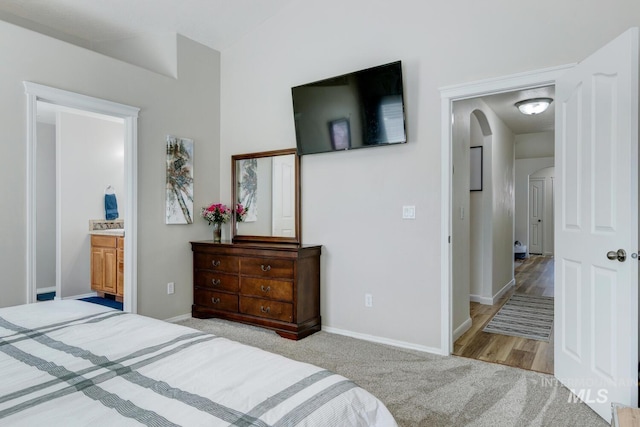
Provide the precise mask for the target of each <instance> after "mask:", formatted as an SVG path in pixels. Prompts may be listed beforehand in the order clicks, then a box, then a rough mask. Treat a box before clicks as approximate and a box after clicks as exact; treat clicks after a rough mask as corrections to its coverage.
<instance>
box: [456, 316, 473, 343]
mask: <svg viewBox="0 0 640 427" xmlns="http://www.w3.org/2000/svg"><path fill="white" fill-rule="evenodd" d="M472 323H473V322H472V321H471V318H470V317H469V318H468V319H467V320H465V321H464V322H462V325H460V326H458V327H457V328H456V330H455V331H453V342H456V340H457V339H458V338H460V337H461V336H462V335H463V334H464V333H465V332H467V331H468V330H469V329H471V325H472Z"/></svg>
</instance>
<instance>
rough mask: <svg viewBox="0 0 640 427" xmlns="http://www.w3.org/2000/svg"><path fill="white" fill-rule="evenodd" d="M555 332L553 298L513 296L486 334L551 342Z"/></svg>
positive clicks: (492, 320) (489, 325) (489, 324)
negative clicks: (550, 339) (552, 333)
mask: <svg viewBox="0 0 640 427" xmlns="http://www.w3.org/2000/svg"><path fill="white" fill-rule="evenodd" d="M552 330H553V298H552V297H543V296H535V295H527V294H513V295H511V298H509V300H508V301H507V302H506V303H505V304H504V305H503V306H502V308H501V309H500V310H499V311H498V312H497V313H496V314H495V316H493V318H492V319H491V321H490V322H489V323H488V324H487V326H485V328H484V329H483V331H484V332H491V333H493V334H501V335H509V336H514V337H522V338H528V339H533V340H539V341H545V342H549V338H550V337H551V332H552Z"/></svg>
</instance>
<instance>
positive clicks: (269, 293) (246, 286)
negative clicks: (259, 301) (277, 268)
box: [240, 277, 293, 302]
mask: <svg viewBox="0 0 640 427" xmlns="http://www.w3.org/2000/svg"><path fill="white" fill-rule="evenodd" d="M240 284H241V285H240V293H241V294H242V295H250V296H256V297H259V298H268V299H277V300H281V301H287V302H293V282H283V281H281V280H271V279H259V278H257V277H242V278H241V279H240Z"/></svg>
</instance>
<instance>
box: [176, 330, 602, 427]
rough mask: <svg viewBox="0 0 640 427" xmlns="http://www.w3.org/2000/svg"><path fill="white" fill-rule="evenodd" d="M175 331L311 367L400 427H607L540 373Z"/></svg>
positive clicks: (333, 343)
mask: <svg viewBox="0 0 640 427" xmlns="http://www.w3.org/2000/svg"><path fill="white" fill-rule="evenodd" d="M178 324H181V325H184V326H189V327H191V328H195V329H199V330H201V331H204V332H209V333H212V334H214V335H218V336H222V337H226V338H229V339H232V340H235V341H238V342H242V343H245V344H249V345H252V346H255V347H259V348H262V349H264V350H267V351H270V352H272V353H277V354H281V355H283V356H286V357H289V358H291V359H294V360H299V361H302V362H307V363H311V364H314V365H317V366H320V367H322V368H324V369H328V370H330V371H332V372H335V373H338V374H340V375H344V376H345V377H347V378H350V379H351V380H353V381H355V382H356V383H357V384H358V385H359V386H360V387H362V388H364V389H365V390H368V391H369V392H371V393H372V394H373V395H374V396H376V397H377V398H378V399H380V400H381V401H382V402H383V403H384V404H385V405H386V406H387V407H388V408H389V410H390V411H391V413H392V414H393V416H394V417H395V419H396V421H397V422H398V425H399V426H401V427H414V426H417V427H446V426H456V427H460V426H474V427H485V426H486V427H503V426H504V427H507V426H508V427H511V426H522V427H524V426H527V427H529V426H531V427H535V426H563V427H564V426H575V427H592V426H593V427H603V426H607V425H608V423H606V422H605V421H604V420H602V419H601V418H600V417H599V416H598V415H597V414H596V413H595V412H593V411H592V410H591V409H589V407H587V406H586V405H585V404H583V403H580V402H578V403H569V396H570V393H569V391H568V390H567V389H566V388H565V387H564V386H562V385H560V384H558V383H557V382H556V380H555V379H554V378H553V377H552V376H550V375H546V374H540V373H537V372H531V371H525V370H522V369H518V368H511V367H508V366H503V365H498V364H492V363H486V362H481V361H478V360H472V359H466V358H462V357H456V356H448V357H444V356H438V355H434V354H430V353H424V352H420V351H415V350H407V349H402V348H398V347H392V346H388V345H383V344H376V343H372V342H368V341H363V340H358V339H355V338H350V337H345V336H341V335H336V334H330V333H327V332H324V331H321V332H318V333H315V334H313V335H311V336H309V337H307V338H305V339H303V340H300V341H291V340H287V339H284V338H281V337H280V336H278V335H277V334H275V333H274V332H272V331H269V330H266V329H262V328H257V327H254V326H248V325H242V324H239V323H233V322H228V321H225V320H220V319H207V320H204V319H189V320H185V321H182V322H179V323H178Z"/></svg>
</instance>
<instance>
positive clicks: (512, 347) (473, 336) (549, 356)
mask: <svg viewBox="0 0 640 427" xmlns="http://www.w3.org/2000/svg"><path fill="white" fill-rule="evenodd" d="M515 279H516V286H514V288H513V289H511V290H510V291H509V292H507V293H506V294H505V295H504V296H503V297H502V298H501V299H500V301H498V303H497V304H496V305H482V304H478V303H475V302H472V303H471V321H472V326H471V329H469V330H468V331H467V332H465V333H464V335H462V336H461V337H460V338H458V340H457V341H456V342H455V344H454V348H453V354H455V355H457V356H463V357H469V358H472V359H478V360H484V361H486V362H493V363H501V364H503V365H509V366H515V367H518V368H523V369H528V370H532V371H538V372H544V373H548V374H553V333H552V334H551V340H550V342H548V343H546V342H543V341H538V340H531V339H526V338H520V337H510V336H507V335H499V334H493V333H488V332H483V331H482V329H483V328H484V327H485V325H486V324H487V323H488V322H489V321H490V320H491V318H492V317H493V315H494V314H495V313H496V312H497V311H498V310H499V309H500V307H502V305H503V304H504V303H505V302H506V301H507V300H508V299H509V297H510V296H511V295H512V294H513V293H514V292H516V293H524V294H530V295H538V296H553V257H545V256H541V255H532V256H530V257H529V258H527V259H526V260H524V262H523V263H522V264H520V265H518V266H517V267H516V269H515Z"/></svg>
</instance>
